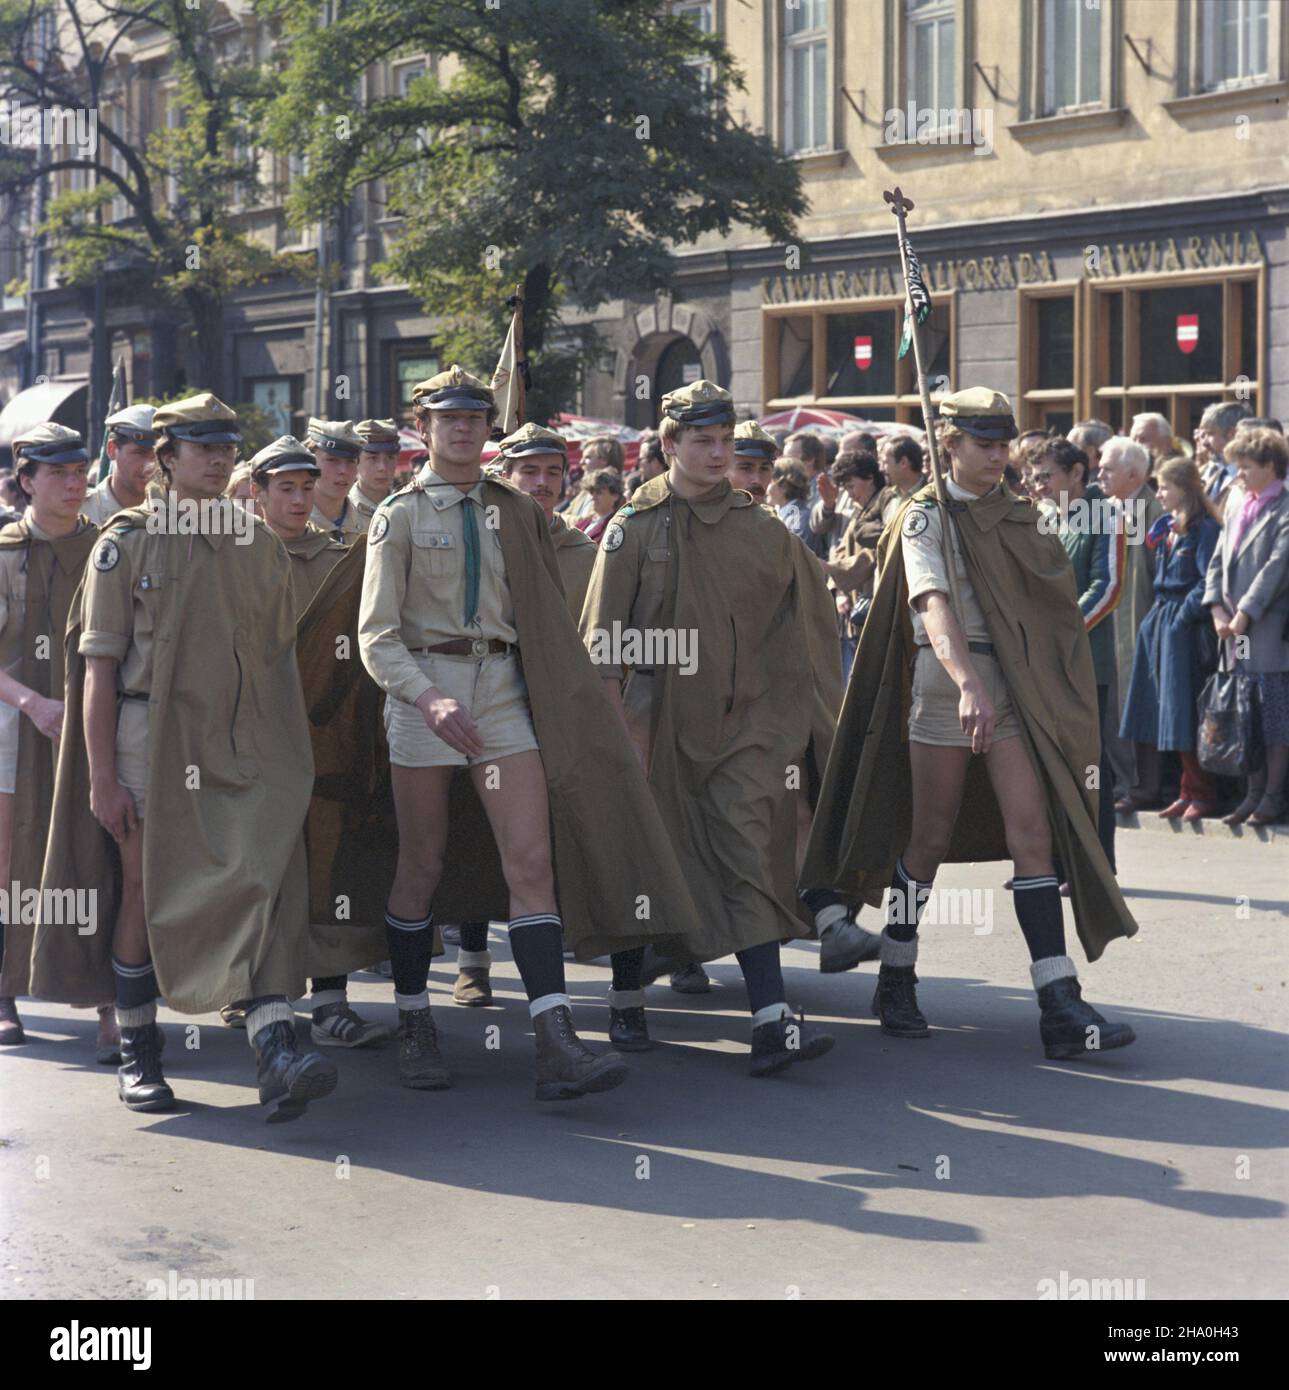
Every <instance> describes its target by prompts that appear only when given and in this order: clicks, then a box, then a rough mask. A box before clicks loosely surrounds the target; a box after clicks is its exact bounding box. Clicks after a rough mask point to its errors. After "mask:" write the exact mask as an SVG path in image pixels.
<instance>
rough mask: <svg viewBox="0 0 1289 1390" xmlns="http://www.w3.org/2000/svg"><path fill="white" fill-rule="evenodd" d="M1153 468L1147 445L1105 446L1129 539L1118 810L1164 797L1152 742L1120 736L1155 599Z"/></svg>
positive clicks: (1114, 756)
mask: <svg viewBox="0 0 1289 1390" xmlns="http://www.w3.org/2000/svg"><path fill="white" fill-rule="evenodd" d="M1149 470H1150V455H1149V454H1148V453H1147V452H1146V450H1145V448H1144V447H1143V446H1142V445H1140V444H1137V443H1134V442H1133V441H1132V440H1131V439H1125V438H1124V436H1123V435H1121V434H1117V435H1115V436H1114V437H1113V438H1112V439H1108V440H1107V441H1106V443H1105V445H1104V447H1103V448H1102V450H1101V489H1102V491H1103V492H1104V493H1105V495H1106V496H1107V497H1113V498H1115V499H1116V501H1117V503H1118V508H1119V511H1120V514H1121V517H1122V522H1121V524H1122V526H1123V529H1124V539H1125V541H1126V549H1125V552H1124V568H1123V598H1122V600H1121V601H1120V603H1119V606H1118V608H1116V609H1115V613H1114V649H1115V663H1114V664H1115V689H1114V692H1113V693H1112V695H1111V698H1110V703H1109V710H1108V713H1107V718H1106V723H1105V725H1103V727H1102V738H1103V739H1104V740H1105V741H1106V742H1107V743H1108V744H1109V751H1110V765H1111V767H1112V768H1113V769H1114V777H1115V791H1116V793H1117V795H1118V797H1119V799H1118V800H1117V801H1116V802H1115V810H1117V811H1124V812H1131V811H1140V810H1142V809H1144V808H1145V807H1148V806H1155V805H1158V802H1159V753H1158V752H1157V750H1156V749H1155V747H1154V745H1153V744H1149V743H1136V744H1134V743H1132V742H1130V741H1128V740H1126V739H1121V738H1120V737H1119V726H1120V724H1121V723H1122V722H1123V707H1124V702H1125V700H1126V699H1127V695H1128V682H1129V681H1130V680H1131V678H1132V660H1133V657H1134V656H1135V655H1136V651H1137V630H1138V629H1139V628H1140V627H1141V624H1142V622H1143V620H1144V619H1145V616H1146V614H1147V613H1148V612H1149V611H1150V606H1151V604H1153V603H1154V601H1155V593H1154V588H1153V586H1152V583H1151V580H1152V571H1151V567H1150V565H1149V563H1148V561H1147V557H1146V545H1145V541H1146V536H1147V534H1148V533H1149V531H1150V528H1151V527H1152V526H1153V525H1154V524H1155V522H1156V521H1157V520H1158V519H1159V518H1160V517H1161V516H1162V515H1163V511H1164V509H1163V508H1162V507H1161V506H1160V505H1159V499H1158V498H1157V497H1156V496H1155V494H1154V492H1153V491H1152V490H1151V487H1150V484H1149V482H1148V481H1147V475H1148V473H1149Z"/></svg>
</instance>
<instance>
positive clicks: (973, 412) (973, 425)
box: [939, 386, 1016, 439]
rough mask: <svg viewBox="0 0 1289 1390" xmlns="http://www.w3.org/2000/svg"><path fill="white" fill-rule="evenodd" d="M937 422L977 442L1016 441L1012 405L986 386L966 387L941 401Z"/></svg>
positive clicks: (1004, 397) (1001, 394) (997, 392)
mask: <svg viewBox="0 0 1289 1390" xmlns="http://www.w3.org/2000/svg"><path fill="white" fill-rule="evenodd" d="M939 409H940V419H942V420H947V421H949V422H951V423H952V424H955V425H957V427H958V428H959V429H960V430H962V431H963V432H964V433H966V434H970V435H974V436H975V438H977V439H1015V438H1016V418H1015V416H1013V414H1012V405H1011V402H1010V401H1009V400H1008V399H1007V397H1006V396H1004V395H1003V393H1002V392H1001V391H992V390H990V388H989V387H988V386H968V387H967V389H966V390H965V391H955V392H953V394H952V395H948V396H941V398H940V407H939Z"/></svg>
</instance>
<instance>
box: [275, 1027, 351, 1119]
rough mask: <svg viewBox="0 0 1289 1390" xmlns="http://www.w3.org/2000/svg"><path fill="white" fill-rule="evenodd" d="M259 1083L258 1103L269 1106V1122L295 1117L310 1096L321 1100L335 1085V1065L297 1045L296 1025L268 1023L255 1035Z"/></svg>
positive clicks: (296, 1117)
mask: <svg viewBox="0 0 1289 1390" xmlns="http://www.w3.org/2000/svg"><path fill="white" fill-rule="evenodd" d="M255 1055H256V1059H257V1061H258V1067H257V1069H256V1079H257V1080H258V1081H259V1083H260V1104H261V1105H264V1106H267V1107H268V1113H267V1114H266V1115H265V1117H264V1118H265V1119H266V1120H267V1121H268V1122H269V1123H270V1124H283V1123H285V1121H287V1120H298V1119H299V1118H300V1116H301V1115H303V1114H304V1112H305V1109H306V1108H307V1106H308V1104H309V1102H310V1101H311V1100H321V1099H322V1097H323V1096H329V1095H330V1094H331V1093H332V1091H334V1090H335V1089H336V1069H335V1067H333V1066H332V1065H331V1063H330V1062H328V1061H327V1059H326V1058H325V1057H324V1056H323V1055H322V1054H321V1053H320V1052H301V1051H300V1049H299V1048H298V1047H297V1046H296V1041H295V1025H294V1024H293V1023H287V1022H285V1021H279V1022H277V1023H270V1024H269V1025H268V1026H267V1027H265V1028H261V1029H260V1031H259V1032H258V1033H256V1035H255Z"/></svg>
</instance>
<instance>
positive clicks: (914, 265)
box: [899, 239, 931, 357]
mask: <svg viewBox="0 0 1289 1390" xmlns="http://www.w3.org/2000/svg"><path fill="white" fill-rule="evenodd" d="M904 258H905V262H906V264H907V265H908V268H909V272H908V279H907V282H906V284H905V289H906V290H907V291H908V299H907V300H906V301H905V306H904V332H903V333H902V334H901V335H900V352H899V355H900V356H901V357H903V356H904V354H905V353H906V352H908V350H909V348H910V347H911V346H912V344H913V319H914V318H916V319H917V321H918V322H919V323H925V322H926V321H927V319H928V318H930V317H931V296H930V295H929V294H927V292H926V286H925V285H924V284H923V283H922V267H921V266H920V265H919V264H918V258H917V255H916V253H915V252H914V250H913V247H912V245H911V244H910V243H909V241H908V240H907V239H906V240H905V242H904ZM910 306H912V309H913V317H912V318H910V317H909V307H910Z"/></svg>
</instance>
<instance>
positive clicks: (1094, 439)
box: [1066, 420, 1114, 483]
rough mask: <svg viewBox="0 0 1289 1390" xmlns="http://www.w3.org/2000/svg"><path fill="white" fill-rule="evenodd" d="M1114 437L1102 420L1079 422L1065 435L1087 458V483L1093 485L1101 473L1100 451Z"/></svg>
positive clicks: (1112, 431) (1111, 430)
mask: <svg viewBox="0 0 1289 1390" xmlns="http://www.w3.org/2000/svg"><path fill="white" fill-rule="evenodd" d="M1113 437H1114V430H1113V429H1111V427H1110V426H1109V425H1107V424H1106V422H1105V421H1104V420H1080V421H1079V422H1078V424H1077V425H1075V426H1074V428H1073V429H1072V430H1071V431H1070V432H1069V434H1067V435H1066V438H1067V439H1068V440H1069V441H1070V443H1071V444H1073V445H1074V447H1075V448H1076V449H1082V450H1083V452H1084V453H1085V454H1086V455H1087V457H1088V479H1087V480H1088V482H1089V483H1095V482H1096V481H1097V475H1098V474H1099V473H1100V471H1101V450H1102V449H1103V448H1104V447H1105V445H1106V442H1107V441H1108V440H1110V439H1112V438H1113Z"/></svg>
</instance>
